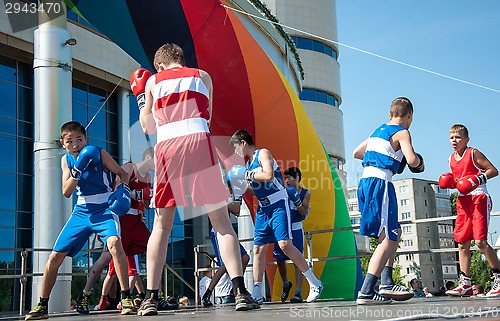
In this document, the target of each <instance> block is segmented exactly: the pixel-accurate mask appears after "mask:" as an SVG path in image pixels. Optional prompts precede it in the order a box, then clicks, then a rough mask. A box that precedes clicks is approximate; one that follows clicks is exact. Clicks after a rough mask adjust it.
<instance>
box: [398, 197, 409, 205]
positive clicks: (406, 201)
mask: <svg viewBox="0 0 500 321" xmlns="http://www.w3.org/2000/svg"><path fill="white" fill-rule="evenodd" d="M399 203H400V204H401V206H407V205H408V199H407V198H403V199H402V200H400V201H399Z"/></svg>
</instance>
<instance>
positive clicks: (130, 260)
mask: <svg viewBox="0 0 500 321" xmlns="http://www.w3.org/2000/svg"><path fill="white" fill-rule="evenodd" d="M127 265H128V276H135V275H137V274H139V273H138V272H137V262H136V261H135V255H128V256H127ZM108 275H109V276H115V275H116V270H115V263H114V260H113V259H111V261H110V262H109V271H108Z"/></svg>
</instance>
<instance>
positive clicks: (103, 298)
mask: <svg viewBox="0 0 500 321" xmlns="http://www.w3.org/2000/svg"><path fill="white" fill-rule="evenodd" d="M110 305H111V303H109V302H108V296H107V295H101V299H100V300H99V304H98V305H97V310H106V309H108V308H109V306H110Z"/></svg>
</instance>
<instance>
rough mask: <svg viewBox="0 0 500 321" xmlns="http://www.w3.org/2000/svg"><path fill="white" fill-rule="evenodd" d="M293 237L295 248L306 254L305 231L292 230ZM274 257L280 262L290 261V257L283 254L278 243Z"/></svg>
mask: <svg viewBox="0 0 500 321" xmlns="http://www.w3.org/2000/svg"><path fill="white" fill-rule="evenodd" d="M292 237H293V239H292V243H293V246H295V247H296V248H297V250H299V252H300V253H302V254H304V229H298V230H292ZM273 257H274V258H275V259H276V260H278V261H285V260H288V256H286V255H285V253H283V250H282V249H281V248H280V246H279V245H278V243H274V250H273Z"/></svg>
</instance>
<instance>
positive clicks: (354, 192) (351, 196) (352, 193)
mask: <svg viewBox="0 0 500 321" xmlns="http://www.w3.org/2000/svg"><path fill="white" fill-rule="evenodd" d="M347 198H348V199H358V191H357V190H350V191H348V192H347Z"/></svg>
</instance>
